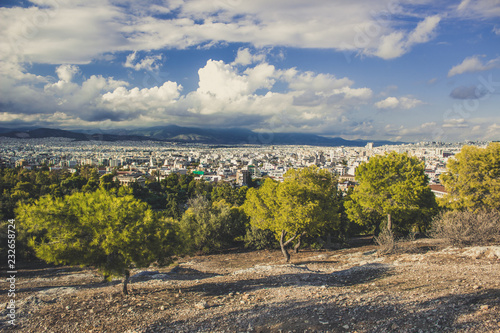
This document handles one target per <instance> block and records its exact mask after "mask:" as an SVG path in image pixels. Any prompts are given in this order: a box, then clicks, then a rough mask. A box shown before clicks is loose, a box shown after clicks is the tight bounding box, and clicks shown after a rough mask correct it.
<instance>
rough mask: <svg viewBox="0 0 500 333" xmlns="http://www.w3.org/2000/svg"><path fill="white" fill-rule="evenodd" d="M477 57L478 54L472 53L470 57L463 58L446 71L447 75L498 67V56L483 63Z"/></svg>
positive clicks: (499, 61)
mask: <svg viewBox="0 0 500 333" xmlns="http://www.w3.org/2000/svg"><path fill="white" fill-rule="evenodd" d="M479 57H480V56H478V55H474V56H472V57H468V58H465V59H464V61H462V63H460V64H458V65H456V66H454V67H453V68H452V69H450V71H449V72H448V77H452V76H455V75H459V74H463V73H470V72H482V71H487V70H490V69H493V68H500V57H498V58H495V59H492V60H490V61H488V62H487V63H485V64H483V62H482V61H481V59H479Z"/></svg>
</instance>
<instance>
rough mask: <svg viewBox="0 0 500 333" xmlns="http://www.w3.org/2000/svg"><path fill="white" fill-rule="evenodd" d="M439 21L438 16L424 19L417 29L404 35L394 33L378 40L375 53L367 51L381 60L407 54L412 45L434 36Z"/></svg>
mask: <svg viewBox="0 0 500 333" xmlns="http://www.w3.org/2000/svg"><path fill="white" fill-rule="evenodd" d="M440 21H441V17H439V16H438V15H434V16H429V17H426V18H425V19H424V20H423V21H421V22H420V23H418V25H417V27H416V28H415V29H414V30H413V31H411V32H410V33H409V34H406V33H404V32H402V31H395V32H392V33H390V34H388V35H384V36H382V37H381V38H380V43H379V46H378V48H377V50H376V51H369V52H368V53H371V54H374V55H376V56H378V57H380V58H383V59H393V58H397V57H400V56H402V55H403V54H405V53H407V52H408V51H409V50H410V49H411V48H412V47H413V46H414V45H416V44H422V43H426V42H428V41H429V40H430V39H432V38H433V36H434V35H435V30H436V28H437V26H438V24H439V22H440Z"/></svg>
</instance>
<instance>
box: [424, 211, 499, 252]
mask: <svg viewBox="0 0 500 333" xmlns="http://www.w3.org/2000/svg"><path fill="white" fill-rule="evenodd" d="M430 235H431V237H433V238H441V239H444V240H445V241H446V242H447V243H449V244H451V245H454V246H469V245H485V244H490V243H500V212H499V211H498V210H493V211H480V212H478V213H473V212H469V211H449V212H444V213H441V214H440V215H438V216H437V217H436V218H435V219H434V221H433V223H432V229H431V231H430Z"/></svg>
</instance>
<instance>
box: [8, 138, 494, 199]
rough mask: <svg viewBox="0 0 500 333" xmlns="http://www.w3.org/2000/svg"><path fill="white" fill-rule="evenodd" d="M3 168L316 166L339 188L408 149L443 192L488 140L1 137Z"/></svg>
mask: <svg viewBox="0 0 500 333" xmlns="http://www.w3.org/2000/svg"><path fill="white" fill-rule="evenodd" d="M0 142H1V143H2V148H1V154H0V159H1V165H2V167H10V168H12V167H22V168H24V169H27V170H31V169H36V168H39V167H41V166H48V167H49V169H50V170H60V169H67V170H69V171H70V172H76V168H77V167H78V166H83V165H89V166H94V167H95V168H98V170H99V174H100V175H101V176H102V175H105V174H109V173H114V174H115V175H116V180H118V181H119V182H120V183H121V184H123V185H127V184H129V183H131V182H138V183H140V184H141V185H143V186H144V184H145V182H146V180H153V181H161V180H162V179H165V178H166V177H167V176H168V175H170V174H172V173H176V174H179V175H182V174H187V173H192V174H194V175H196V179H200V180H204V181H207V182H214V183H216V182H227V183H230V184H231V185H233V186H247V185H248V184H249V183H250V180H251V179H254V180H256V179H262V178H263V177H266V178H267V177H268V178H271V179H274V180H277V181H283V176H284V174H285V173H286V172H287V171H288V170H289V169H300V168H305V167H309V166H311V165H315V166H317V167H319V168H321V169H327V170H329V171H330V172H331V173H332V174H335V175H337V176H338V177H339V188H341V189H342V190H346V189H347V188H348V187H353V186H355V185H356V179H355V174H356V168H357V167H358V166H359V165H360V164H361V163H364V162H368V161H369V159H370V157H372V156H375V155H383V154H385V153H388V152H392V151H394V152H397V153H408V154H409V155H410V156H414V157H416V158H418V159H419V160H421V161H423V162H424V163H425V174H426V175H427V176H428V178H429V185H432V186H433V187H432V189H433V192H435V194H436V195H437V196H442V195H443V193H445V189H444V187H443V186H442V185H440V180H439V177H440V175H441V174H443V173H445V172H446V164H447V161H448V159H449V158H450V157H453V156H455V155H456V154H458V153H459V152H460V150H461V147H462V146H463V145H465V144H467V145H475V146H478V147H482V148H484V147H486V146H487V145H488V142H464V143H454V144H446V143H440V142H420V143H414V144H401V145H384V146H378V147H374V145H373V143H368V144H367V145H366V146H365V147H343V146H342V147H314V146H300V145H297V146H291V145H287V146H282V145H250V144H247V145H240V146H211V145H206V144H188V143H176V142H170V143H169V142H158V141H119V142H104V141H91V142H86V141H83V142H82V141H73V140H71V139H67V138H43V139H13V138H0Z"/></svg>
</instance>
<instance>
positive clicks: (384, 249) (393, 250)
mask: <svg viewBox="0 0 500 333" xmlns="http://www.w3.org/2000/svg"><path fill="white" fill-rule="evenodd" d="M375 242H376V243H377V245H378V246H379V250H378V251H379V254H381V255H385V254H401V253H413V252H416V251H417V246H416V244H415V236H414V235H413V234H410V236H408V237H407V238H400V239H397V238H396V237H395V236H394V233H393V232H392V231H391V230H388V229H384V230H382V232H381V233H380V234H379V235H378V236H376V237H375Z"/></svg>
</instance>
